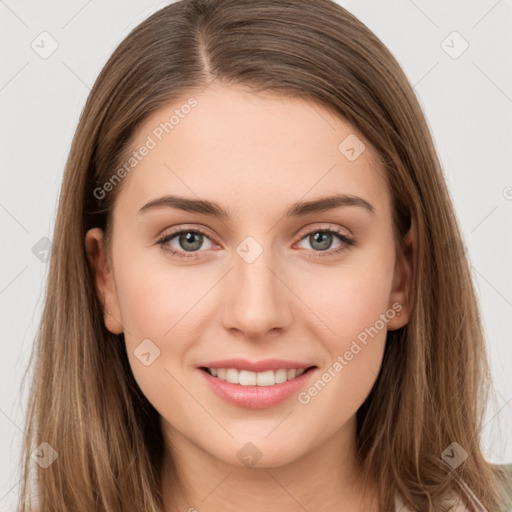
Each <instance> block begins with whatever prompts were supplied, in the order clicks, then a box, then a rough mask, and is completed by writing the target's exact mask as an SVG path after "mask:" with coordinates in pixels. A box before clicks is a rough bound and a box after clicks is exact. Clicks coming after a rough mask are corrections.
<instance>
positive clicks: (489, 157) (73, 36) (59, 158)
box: [0, 0, 512, 511]
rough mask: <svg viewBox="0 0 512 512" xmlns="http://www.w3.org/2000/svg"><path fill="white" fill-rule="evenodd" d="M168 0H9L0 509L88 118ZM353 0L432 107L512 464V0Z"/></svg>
mask: <svg viewBox="0 0 512 512" xmlns="http://www.w3.org/2000/svg"><path fill="white" fill-rule="evenodd" d="M166 3H168V2H156V1H154V2H152V1H144V2H143V1H134V0H130V1H126V0H123V1H121V0H116V1H103V2H100V1H99V0H89V1H87V0H72V1H70V0H66V1H64V0H60V1H49V2H44V4H43V3H42V2H36V1H35V0H31V1H14V0H0V39H1V41H0V48H1V50H0V51H1V59H2V60H1V74H0V102H1V108H2V111H1V117H0V129H1V137H0V141H1V149H2V153H1V154H2V158H1V169H2V177H1V180H2V182H1V183H2V186H1V189H0V222H1V226H2V245H1V256H2V260H1V261H2V264H1V265H0V307H1V313H2V315H1V319H0V322H1V324H0V329H1V332H2V341H1V356H0V389H1V396H0V511H6V510H13V509H14V502H15V497H16V493H17V490H18V483H19V482H18V474H17V471H18V466H17V462H16V461H17V457H18V454H19V450H20V446H21V444H20V443H21V440H22V438H23V431H22V428H23V414H24V411H25V400H26V396H25V394H24V393H21V392H20V389H19V386H20V382H21V376H22V374H23V372H24V370H25V367H26V364H27V360H28V355H29V352H30V349H31V345H32V341H33V338H34V334H35V330H36V327H37V323H38V320H39V315H40V311H41V303H42V296H41V293H42V290H43V284H44V282H45V279H46V277H47V263H45V262H44V261H42V260H44V254H45V252H44V249H45V245H44V244H45V242H44V238H45V237H47V238H49V239H51V238H52V230H53V224H54V221H55V212H56V206H57V198H58V191H59V187H60V183H61V178H62V172H63V169H64V164H65V161H66V158H67V154H68V151H69V148H70V144H71V139H72V136H73V133H74V130H75V127H76V124H77V121H78V117H79V114H80V111H81V109H82V108H83V105H84V103H85V100H86V97H87V94H88V93H89V90H90V87H91V86H92V84H93V82H94V80H95V78H96V76H97V74H98V73H99V71H100V69H101V67H102V66H103V65H104V63H105V62H106V60H107V58H108V57H109V55H110V54H111V53H112V51H113V49H114V48H115V46H116V45H117V44H118V43H119V42H120V41H121V40H122V39H123V38H124V37H125V36H126V35H127V33H128V32H129V30H131V29H132V28H133V27H135V26H136V25H137V24H138V23H140V22H141V21H142V20H143V19H144V18H146V17H147V16H148V15H149V14H151V13H152V12H154V11H155V10H157V9H159V8H160V7H163V6H164V5H165V4H166ZM340 3H341V5H343V6H344V7H346V8H347V9H348V10H349V11H351V12H352V13H354V14H355V15H356V16H357V17H358V18H359V19H361V20H362V21H363V22H364V23H365V24H366V25H367V26H368V27H370V28H371V29H372V30H373V31H374V32H375V33H376V34H377V35H378V36H379V37H380V38H381V39H382V40H383V42H384V43H385V44H386V45H387V46H388V48H389V49H390V50H391V51H392V53H393V54H394V55H395V57H396V58H397V60H398V61H399V62H400V64H401V65H402V67H403V68H404V71H405V72H406V74H407V76H408V77H409V79H410V81H411V83H412V84H413V85H414V89H415V91H416V93H417V94H418V96H419V98H420V102H421V104H422V106H423V108H424V111H425V113H426V115H427V119H428V122H429V125H430V127H431V130H432V132H433V135H434V139H435V142H436V145H437V148H438V151H439V155H440V158H441V161H442V163H443V165H444V169H445V173H446V178H447V181H448V184H449V187H450V190H451V194H452V196H453V200H454V202H455V206H456V210H457V214H458V217H459V220H460V224H461V227H462V230H463V233H464V238H465V244H466V246H467V251H468V255H469V257H470V259H471V262H472V265H473V276H474V279H475V282H476V285H477V289H478V293H479V299H480V303H481V308H482V316H483V321H484V326H485V329H486V335H487V339H488V351H489V356H490V361H491V365H492V373H493V378H494V380H495V387H496V402H495V403H492V402H491V403H489V406H488V413H487V420H486V425H485V427H484V429H483V430H482V440H483V444H484V448H485V453H486V456H487V458H488V459H489V460H490V461H492V462H497V463H505V462H512V377H511V374H512V369H511V367H510V364H511V361H512V342H511V336H510V332H511V330H512V275H511V271H510V264H511V262H512V257H511V256H512V237H511V225H512V224H511V221H512V173H511V161H512V158H511V148H512V55H511V54H512V30H511V28H512V0H499V1H495V0H492V1H475V0H470V1H469V0H457V1H455V0H451V1H449V2H448V1H446V0H444V1H442V0H436V1H430V2H426V1H420V0H415V1H412V0H391V1H387V2H379V1H372V0H353V1H341V2H340ZM44 31H47V32H48V33H49V34H50V35H51V36H45V35H43V36H40V34H41V33H42V32H44ZM454 31H456V32H458V33H459V34H460V37H459V36H458V35H456V34H455V35H454V34H452V33H453V32H454ZM52 38H53V39H54V40H55V41H56V43H57V44H58V48H57V49H56V50H55V52H54V53H53V54H52V55H50V56H48V57H47V58H42V57H41V56H40V54H38V53H37V52H36V51H35V50H34V49H33V48H32V47H31V45H33V46H34V47H36V48H37V49H38V51H39V52H40V53H41V52H43V51H49V50H50V49H51V44H52ZM462 38H463V39H462ZM464 40H465V41H467V44H469V47H468V48H467V50H466V51H464V53H462V54H461V55H458V53H460V51H461V50H462V49H463V48H464V45H465V43H464ZM443 41H444V43H443ZM53 44H55V43H53ZM36 45H38V46H36ZM454 57H457V58H454ZM41 239H43V241H41ZM34 246H35V247H36V248H35V249H34V250H33V248H34ZM57 341H58V340H57Z"/></svg>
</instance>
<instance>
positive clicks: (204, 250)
mask: <svg viewBox="0 0 512 512" xmlns="http://www.w3.org/2000/svg"><path fill="white" fill-rule="evenodd" d="M190 96H194V98H196V99H197V101H198V105H197V107H195V108H194V109H192V111H191V112H190V114H188V115H187V116H185V117H184V118H183V119H180V122H179V124H178V125H177V126H175V128H174V129H173V131H172V132H170V133H169V134H167V135H165V136H164V138H163V140H162V141H161V142H159V143H158V145H157V147H155V148H154V149H152V150H151V151H150V153H149V154H148V155H147V156H146V157H145V158H144V159H143V160H142V161H141V162H140V163H139V164H138V165H137V166H136V168H135V169H134V170H133V171H131V172H130V173H129V174H128V175H127V176H126V177H125V178H124V180H123V183H122V189H121V190H120V193H119V196H118V197H117V199H116V202H115V205H114V211H113V219H114V220H113V238H112V246H111V250H110V251H106V249H105V246H104V244H103V233H102V231H101V230H100V229H99V228H95V229H92V230H90V231H89V232H88V233H87V236H86V246H87V249H88V253H89V255H90V260H91V264H92V265H93V267H94V269H95V272H96V285H97V288H98V292H99V294H100V296H101V300H102V302H103V303H104V306H105V325H106V327H107V329H109V330H110V331H111V332H113V333H121V332H124V333H125V340H126V345H127V353H128V357H129V361H130V365H131V367H132V371H133V374H134V376H135V379H136V380H137V383H138V384H139V386H140V388H141V390H142V391H143V393H144V394H145V396H146V397H147V398H148V400H149V401H150V402H151V403H152V404H153V406H154V407H155V408H156V409H157V411H158V412H159V413H160V415H161V426H162V429H163V433H164V438H165V440H166V454H165V456H166V461H167V462H168V461H169V460H170V457H171V454H172V457H173V459H174V461H175V463H176V465H177V468H178V472H179V476H180V479H181V481H182V485H181V487H180V489H181V491H182V492H183V493H184V496H185V497H184V498H183V499H182V500H181V501H180V505H179V508H177V510H189V509H192V510H193V508H192V507H195V509H196V510H201V511H208V512H217V511H220V510H223V511H224V510H226V509H228V510H235V509H237V508H238V509H240V510H244V511H246V512H253V511H261V510H263V509H265V510H270V511H282V510H286V511H299V510H301V511H303V510H304V509H306V510H315V511H324V510H325V511H327V510H343V511H345V512H356V511H363V510H364V511H366V512H368V511H369V512H376V511H378V506H377V495H376V492H375V482H370V483H369V484H368V487H367V489H366V492H363V489H362V484H361V480H360V477H359V475H360V473H359V471H360V467H359V464H358V462H357V458H356V456H355V455H356V453H355V442H356V417H355V414H356V411H357V410H358V408H359V407H360V406H361V404H362V403H363V402H364V400H365V398H366V397H367V396H368V394H369V392H370V390H371V388H372V386H373V385H374V382H375V380H376V377H377V375H378V372H379V369H380V366H381V362H382V356H383V351H384V346H385V338H386V329H388V330H393V329H398V328H400V327H402V326H403V325H405V324H406V323H407V321H408V317H409V309H408V304H407V296H408V292H409V288H410V281H411V262H410V260H409V258H408V257H406V256H403V255H402V256H400V257H399V258H398V259H397V258H396V253H395V240H394V238H393V225H392V212H391V197H390V193H389V189H388V186H387V184H386V181H385V179H384V173H383V170H382V169H380V168H379V167H378V166H377V164H376V160H375V158H374V157H375V154H374V153H373V152H372V149H371V147H370V146H369V145H368V144H366V149H365V151H363V153H362V154H361V155H360V156H359V157H358V158H357V159H356V160H354V161H349V160H348V159H347V158H346V157H345V155H344V154H342V153H341V152H340V151H339V150H338V146H339V144H340V142H341V141H343V140H344V139H345V137H347V135H349V134H356V135H357V132H356V131H355V129H354V128H353V127H352V126H351V125H349V124H348V123H347V122H345V121H344V120H343V119H341V118H340V117H338V116H335V115H333V114H332V113H330V112H329V111H328V110H326V109H324V108H323V107H321V106H319V105H317V104H315V103H313V102H311V101H309V100H305V99H300V98H284V97H278V96H276V95H271V94H261V93H260V94H257V95H256V94H254V93H252V92H250V91H248V90H246V89H243V88H242V87H240V86H237V87H231V86H230V87H226V86H222V85H219V84H217V83H213V84H212V85H210V86H209V87H208V88H207V89H206V90H205V91H202V92H199V91H198V92H194V93H193V94H192V93H190V94H188V95H187V96H184V99H183V101H178V102H174V103H173V104H172V105H169V106H168V107H166V108H164V109H162V110H160V111H159V112H156V113H154V114H152V115H151V117H150V118H148V119H147V120H146V122H145V123H144V124H143V125H142V126H140V127H139V130H138V131H137V133H136V137H135V139H134V141H133V147H134V148H138V147H140V146H141V145H142V144H143V143H144V141H145V140H146V137H147V136H148V135H150V134H151V132H152V130H153V129H154V128H155V127H156V126H158V124H159V123H160V122H161V121H163V120H166V119H169V117H170V115H172V113H173V112H174V110H175V109H176V108H179V107H180V105H182V104H183V103H185V102H186V100H187V98H189V97H190ZM358 137H359V138H360V139H361V140H363V139H362V137H361V136H359V135H358ZM335 193H339V194H351V195H354V196H358V197H361V198H363V199H364V200H366V201H367V202H369V203H371V205H372V206H373V208H374V212H373V213H370V212H369V211H367V210H366V209H364V208H362V207H360V206H344V207H341V208H336V209H333V210H329V211H325V212H321V213H312V214H309V215H307V216H305V217H301V218H290V219H285V218H282V217H283V214H284V212H285V211H286V210H287V208H288V207H289V205H291V204H292V203H294V202H296V201H299V200H303V201H309V200H313V199H317V198H320V197H324V196H331V195H333V194H335ZM166 194H176V195H180V196H186V197H188V198H192V199H197V198H201V199H208V200H211V201H214V202H216V203H219V204H220V205H221V206H223V207H224V208H226V209H228V210H229V212H230V213H231V216H230V218H228V219H222V220H221V219H218V218H214V217H210V216H207V215H205V214H201V213H190V212H189V213H187V212H183V211H179V210H177V209H173V208H169V207H162V208H159V209H155V210H151V211H147V212H145V213H143V214H138V211H139V209H140V208H141V207H142V206H143V205H145V204H146V203H148V202H149V201H150V200H152V199H155V198H157V197H160V196H163V195H166ZM171 228H172V229H175V230H176V231H178V230H179V229H184V230H186V229H191V230H193V229H194V228H195V229H197V228H200V229H203V230H204V231H205V232H206V234H207V237H204V238H203V239H202V240H203V244H202V245H199V243H200V242H198V244H197V245H196V246H195V247H197V246H199V249H192V251H195V252H194V253H193V254H195V257H193V258H190V259H181V258H178V257H176V256H172V255H171V254H170V253H169V252H166V251H165V250H163V248H162V246H161V245H159V244H158V243H157V240H158V239H159V238H161V237H162V236H163V235H165V234H167V233H169V231H171ZM325 228H338V229H340V230H341V232H342V233H343V234H345V235H347V236H350V237H352V238H353V239H354V240H355V245H354V246H346V247H345V249H344V250H342V251H341V252H339V253H334V251H335V250H336V249H338V248H339V247H341V246H343V243H342V242H341V241H340V240H339V239H338V238H337V237H336V235H333V236H332V241H331V245H330V246H328V248H327V249H326V250H324V251H322V250H321V249H319V248H318V247H319V246H320V244H319V243H315V240H314V239H313V238H312V237H309V236H307V235H309V234H314V233H316V232H317V231H322V229H325ZM199 236H200V235H199ZM247 236H251V237H253V238H254V239H256V240H257V242H258V243H259V245H260V246H261V248H262V249H263V252H262V253H261V255H260V256H259V257H258V258H256V260H255V261H254V262H252V263H250V264H249V263H247V262H246V261H245V260H244V259H243V258H242V257H240V256H239V254H238V253H237V252H236V249H237V247H238V246H239V245H240V244H241V242H242V241H243V240H244V239H245V238H246V237H247ZM192 241H194V239H192ZM405 243H406V246H407V247H410V246H412V245H413V244H414V232H413V231H411V232H410V233H409V234H408V235H407V236H406V239H405ZM191 245H192V246H193V244H192V243H189V245H186V241H185V245H183V242H182V245H180V241H179V237H175V238H174V239H173V240H171V241H168V242H167V246H172V248H173V249H174V250H176V251H181V252H182V253H185V254H187V252H186V250H185V249H186V248H190V246H191ZM328 253H330V255H326V254H328ZM188 254H191V252H189V253H188ZM322 254H323V255H325V256H323V257H322ZM394 303H399V304H401V306H402V310H401V311H400V316H395V317H394V318H393V319H391V320H389V322H388V323H387V325H386V327H385V328H384V329H381V330H380V331H379V332H378V335H376V336H375V337H374V338H373V339H370V341H369V342H368V344H367V345H366V346H365V347H364V348H363V349H362V350H361V351H360V352H359V353H358V354H357V355H356V356H354V357H353V359H352V360H351V361H349V362H348V364H347V365H346V366H345V367H344V368H343V370H342V371H341V372H339V373H338V374H337V375H336V377H335V378H333V379H332V380H331V382H329V384H328V385H326V386H325V387H324V389H322V390H321V392H319V393H318V394H317V396H315V397H314V398H312V400H311V401H310V403H308V404H306V405H303V404H300V403H299V402H298V400H297V396H296V395H294V396H292V397H290V398H289V399H287V400H286V401H285V402H282V403H280V404H278V405H276V406H273V407H270V408H267V409H259V410H253V409H244V408H240V407H236V406H234V405H231V404H229V403H227V402H225V401H224V400H223V399H221V398H219V397H217V395H215V394H214V393H213V392H212V391H211V390H210V389H209V388H208V387H207V386H206V385H205V383H204V382H203V379H201V378H200V377H201V375H199V372H200V371H201V370H199V369H198V368H197V366H198V365H199V364H200V363H204V362H206V361H213V360H216V359H224V358H230V357H245V358H247V359H250V360H257V361H259V360H262V359H267V358H274V357H275V358H282V359H290V360H295V361H297V360H298V361H304V362H306V363H308V364H314V365H316V366H317V367H318V369H317V370H315V372H316V373H315V378H313V379H311V378H310V380H309V381H308V384H307V385H306V386H305V389H307V387H309V386H311V385H312V384H313V383H314V382H315V381H316V380H317V379H318V378H319V376H320V375H321V374H322V372H323V371H326V370H327V369H328V368H329V367H331V366H332V365H333V362H334V361H335V360H336V358H337V357H338V356H339V355H343V354H344V353H345V352H346V351H347V350H348V349H349V348H350V346H351V343H352V341H353V340H354V339H356V337H357V335H358V334H359V333H361V332H362V331H364V329H365V328H368V327H370V326H373V325H375V322H376V321H377V320H378V319H379V315H381V314H383V313H385V312H386V310H388V309H389V308H391V307H392V305H393V304H394ZM108 312H110V314H109V313H108ZM147 338H149V339H150V340H151V341H152V342H153V343H154V344H155V345H156V346H158V348H159V349H160V356H159V357H158V358H156V359H155V360H154V361H153V362H152V363H151V364H150V365H148V366H145V365H144V364H142V363H141V361H140V360H139V359H138V358H137V357H136V356H135V355H134V350H135V349H136V348H137V346H138V345H139V344H140V343H141V341H142V340H144V339H147ZM248 442H252V443H253V444H254V445H255V446H256V447H257V448H258V450H259V451H260V452H261V454H262V456H261V459H260V460H259V461H258V463H257V464H256V465H255V466H253V467H247V466H245V465H244V464H243V463H242V462H241V461H240V460H239V458H238V457H237V453H238V452H239V450H240V449H241V448H242V447H243V446H244V445H246V443H248ZM171 483H172V479H171V477H170V475H169V471H168V465H167V464H166V466H165V468H164V472H163V490H164V498H165V510H166V511H168V512H170V511H171V506H170V503H171V501H170V494H171V491H170V489H171ZM172 510H174V509H172Z"/></svg>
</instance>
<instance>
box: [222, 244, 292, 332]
mask: <svg viewBox="0 0 512 512" xmlns="http://www.w3.org/2000/svg"><path fill="white" fill-rule="evenodd" d="M258 238H259V240H262V239H263V238H264V239H265V240H264V241H262V242H260V241H259V240H258V239H257V238H256V237H253V236H248V237H246V238H245V239H244V240H242V242H241V243H240V244H239V245H238V246H237V247H236V254H234V255H233V266H234V271H233V273H232V277H231V280H230V284H231V287H232V288H231V290H230V295H231V299H230V300H228V301H227V304H228V305H227V310H226V311H225V315H224V321H225V323H226V327H231V328H233V327H236V328H238V329H239V330H242V331H244V332H246V334H247V335H251V336H256V335H263V334H264V333H265V332H266V331H268V330H270V329H273V328H276V327H282V326H283V323H284V318H285V316H287V315H285V314H284V313H285V310H286V293H285V291H284V288H285V287H284V285H283V284H282V283H281V282H280V280H279V279H278V278H277V277H276V274H279V271H277V270H276V269H277V268H279V267H280V265H279V264H278V262H277V255H276V254H274V252H273V250H272V244H271V242H270V240H271V237H270V236H266V237H264V236H263V235H262V236H261V237H258Z"/></svg>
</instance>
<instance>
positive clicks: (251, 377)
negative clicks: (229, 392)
mask: <svg viewBox="0 0 512 512" xmlns="http://www.w3.org/2000/svg"><path fill="white" fill-rule="evenodd" d="M315 368H316V366H309V367H307V368H279V369H278V370H266V371H263V372H253V371H250V370H238V369H237V368H209V367H206V366H201V367H200V369H201V370H203V371H204V372H206V373H208V374H209V375H210V376H212V377H214V378H216V379H219V380H222V381H225V382H229V383H230V384H238V385H239V386H259V387H266V386H275V385H277V384H282V383H284V382H288V381H291V380H294V379H297V378H298V377H300V376H301V375H303V374H305V373H307V372H309V371H311V370H314V369H315Z"/></svg>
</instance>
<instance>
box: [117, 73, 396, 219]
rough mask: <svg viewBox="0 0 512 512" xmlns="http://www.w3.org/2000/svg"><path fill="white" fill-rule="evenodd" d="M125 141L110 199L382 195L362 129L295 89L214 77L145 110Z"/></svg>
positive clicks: (255, 203) (243, 201) (240, 200)
mask: <svg viewBox="0 0 512 512" xmlns="http://www.w3.org/2000/svg"><path fill="white" fill-rule="evenodd" d="M144 148H146V149H144ZM131 150H132V151H135V152H136V153H137V156H136V161H133V162H132V164H134V165H133V166H130V171H129V172H128V173H127V175H126V177H125V178H124V180H125V183H123V191H122V193H121V194H120V196H121V197H120V198H119V200H120V201H124V202H125V203H127V204H131V205H138V206H139V207H140V206H142V204H143V203H144V202H146V201H148V200H150V199H152V198H154V197H156V196H158V195H160V196H161V195H163V194H164V193H176V194H179V195H187V196H190V197H194V196H198V197H201V198H209V197H214V198H215V201H216V202H220V203H222V204H226V205H227V204H232V203H236V204H238V205H239V206H240V207H243V206H245V207H247V208H251V209H253V210H255V211H257V210H258V209H260V210H261V203H262V200H263V201H264V202H266V203H268V202H273V203H283V202H284V203H286V204H288V203H291V202H294V201H297V200H298V199H302V198H304V199H305V200H307V199H308V198H309V197H313V196H314V197H317V196H319V195H326V194H333V193H336V192H338V193H344V194H354V195H358V196H363V197H366V198H371V199H372V202H373V203H379V202H380V203H382V205H385V204H386V203H387V202H388V200H389V198H388V190H387V185H386V181H385V179H384V173H383V170H382V169H381V168H380V167H379V166H378V164H377V159H376V155H375V153H374V152H373V149H372V148H371V147H370V146H369V145H368V143H367V142H366V141H365V140H364V138H363V137H362V136H361V135H360V134H359V133H358V132H357V131H356V130H355V129H354V127H353V126H351V125H350V124H349V123H348V122H347V121H345V120H344V119H343V118H341V117H340V116H338V115H335V114H334V113H333V112H331V111H330V110H328V109H326V108H325V107H323V106H321V105H319V104H318V103H316V102H313V101H312V100H309V99H305V98H297V97H294V98H292V97H286V96H281V95H276V94H271V93H268V92H265V93H254V92H252V91H249V90H247V89H245V88H242V87H225V86H220V85H218V84H215V83H214V84H212V85H210V86H209V87H207V89H206V90H204V91H191V92H190V93H189V94H185V95H183V96H182V97H181V98H180V99H177V100H175V101H173V102H172V104H169V105H167V106H166V107H164V108H162V109H161V110H159V111H157V112H154V113H153V114H152V115H151V116H150V117H148V118H147V119H146V120H145V121H144V123H143V124H142V125H141V126H139V128H138V130H137V131H136V133H135V134H134V137H133V139H132V143H131ZM142 154H143V155H142ZM134 158H135V157H134Z"/></svg>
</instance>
